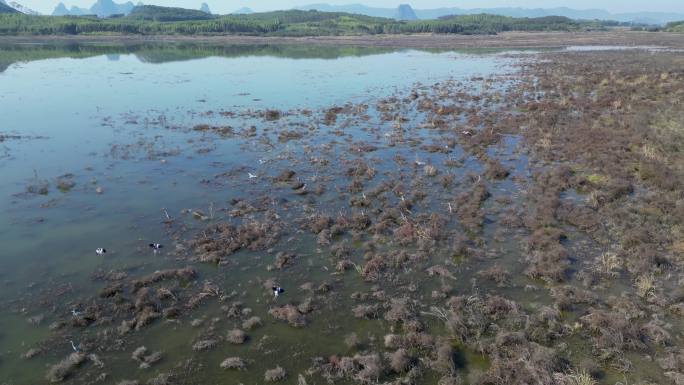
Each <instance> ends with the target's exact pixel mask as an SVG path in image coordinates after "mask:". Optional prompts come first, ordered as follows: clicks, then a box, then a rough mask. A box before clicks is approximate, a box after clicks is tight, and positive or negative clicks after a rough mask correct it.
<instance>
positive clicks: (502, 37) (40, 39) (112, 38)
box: [0, 31, 684, 49]
mask: <svg viewBox="0 0 684 385" xmlns="http://www.w3.org/2000/svg"><path fill="white" fill-rule="evenodd" d="M54 43H63V44H97V43H120V44H142V43H201V44H222V45H253V44H259V45H297V44H305V45H319V46H359V47H387V48H446V49H450V48H555V47H566V46H590V45H592V46H601V45H607V46H631V47H634V46H654V47H663V48H675V49H676V48H684V34H677V33H669V32H641V31H609V32H505V33H501V34H498V35H431V34H419V35H362V36H310V37H276V36H238V35H225V36H174V35H156V36H142V35H100V36H85V35H68V36H67V35H65V36H61V35H60V36H57V35H53V36H1V37H0V44H54Z"/></svg>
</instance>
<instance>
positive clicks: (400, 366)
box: [389, 349, 413, 373]
mask: <svg viewBox="0 0 684 385" xmlns="http://www.w3.org/2000/svg"><path fill="white" fill-rule="evenodd" d="M389 362H390V364H389V366H390V368H391V369H392V370H393V371H394V372H395V373H404V372H406V371H408V370H409V368H410V367H411V365H412V362H413V358H412V357H411V356H410V355H409V352H408V350H406V349H397V350H396V351H395V352H394V353H392V354H391V355H390V359H389Z"/></svg>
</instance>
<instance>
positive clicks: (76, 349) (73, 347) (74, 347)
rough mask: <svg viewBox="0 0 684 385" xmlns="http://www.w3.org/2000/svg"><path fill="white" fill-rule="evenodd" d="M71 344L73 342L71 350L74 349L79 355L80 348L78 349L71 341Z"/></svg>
mask: <svg viewBox="0 0 684 385" xmlns="http://www.w3.org/2000/svg"><path fill="white" fill-rule="evenodd" d="M69 342H71V348H72V349H74V351H75V352H76V353H78V351H79V350H78V348H77V347H76V345H75V344H74V341H72V340H69Z"/></svg>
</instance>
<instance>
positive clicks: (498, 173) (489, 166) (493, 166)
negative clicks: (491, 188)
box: [485, 158, 510, 179]
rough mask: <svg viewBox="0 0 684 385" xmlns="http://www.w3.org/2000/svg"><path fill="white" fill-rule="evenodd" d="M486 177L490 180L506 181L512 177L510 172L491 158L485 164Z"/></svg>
mask: <svg viewBox="0 0 684 385" xmlns="http://www.w3.org/2000/svg"><path fill="white" fill-rule="evenodd" d="M485 175H486V176H487V177H488V178H490V179H505V178H507V177H508V175H510V172H509V171H508V170H507V169H506V167H504V166H503V165H502V164H501V162H499V161H498V160H496V159H491V158H490V159H487V162H486V163H485Z"/></svg>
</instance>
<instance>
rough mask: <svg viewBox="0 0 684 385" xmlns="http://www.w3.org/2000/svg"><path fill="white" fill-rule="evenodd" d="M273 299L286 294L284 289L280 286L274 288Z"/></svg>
mask: <svg viewBox="0 0 684 385" xmlns="http://www.w3.org/2000/svg"><path fill="white" fill-rule="evenodd" d="M272 289H273V297H274V298H278V296H279V295H281V294H283V293H284V292H285V289H283V288H282V287H280V286H273V288H272Z"/></svg>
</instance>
